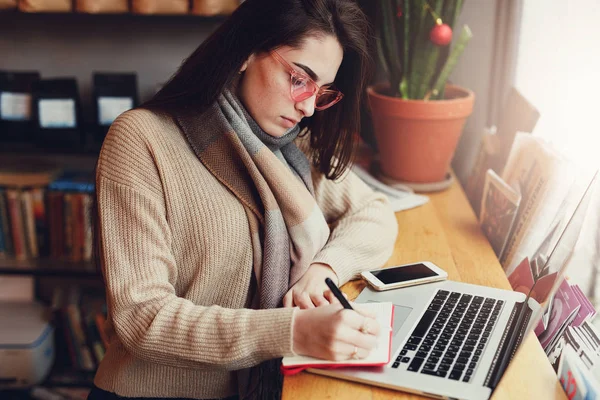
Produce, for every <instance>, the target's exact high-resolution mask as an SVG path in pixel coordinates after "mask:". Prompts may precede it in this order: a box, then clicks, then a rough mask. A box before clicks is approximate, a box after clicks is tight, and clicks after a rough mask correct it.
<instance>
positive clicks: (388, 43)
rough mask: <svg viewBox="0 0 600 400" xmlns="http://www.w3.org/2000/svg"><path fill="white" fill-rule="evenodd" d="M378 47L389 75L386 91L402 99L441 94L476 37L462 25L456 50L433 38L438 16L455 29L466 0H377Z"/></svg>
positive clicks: (419, 98) (423, 97) (431, 98)
mask: <svg viewBox="0 0 600 400" xmlns="http://www.w3.org/2000/svg"><path fill="white" fill-rule="evenodd" d="M377 1H378V16H377V17H378V29H379V32H378V38H377V50H378V55H379V58H380V61H381V63H382V66H383V69H384V71H385V72H386V74H387V75H388V78H389V82H390V89H389V93H386V94H387V95H390V96H394V97H401V98H403V99H418V100H423V99H425V100H438V99H443V98H444V87H445V86H446V81H447V80H448V77H449V76H450V73H451V72H452V70H453V69H454V66H455V65H456V62H457V61H458V58H459V56H460V55H461V54H462V52H463V50H464V49H465V46H466V44H467V43H468V42H469V40H470V39H471V37H472V34H471V30H470V29H469V27H468V26H467V25H464V26H463V27H462V30H461V32H460V35H459V37H458V38H457V39H456V40H455V43H454V46H453V47H452V50H450V44H448V45H446V46H440V45H436V44H434V43H433V42H432V41H431V39H430V32H431V30H432V29H433V28H434V27H435V25H436V20H437V19H438V18H439V19H441V21H438V23H439V22H443V23H444V24H447V25H449V26H450V27H451V28H452V31H454V25H455V23H456V20H457V18H458V16H459V14H460V12H461V9H462V6H463V0H429V1H426V0H377Z"/></svg>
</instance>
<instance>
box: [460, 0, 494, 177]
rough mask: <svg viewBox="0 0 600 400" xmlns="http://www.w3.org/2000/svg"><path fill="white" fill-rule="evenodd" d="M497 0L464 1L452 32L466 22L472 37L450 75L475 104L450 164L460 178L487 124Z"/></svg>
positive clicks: (467, 170)
mask: <svg viewBox="0 0 600 400" xmlns="http://www.w3.org/2000/svg"><path fill="white" fill-rule="evenodd" d="M497 1H501V0H478V1H465V3H464V7H463V11H462V14H461V16H460V18H459V20H458V23H457V24H456V25H457V26H456V32H455V35H456V36H458V35H459V33H460V27H462V25H463V24H467V25H469V28H470V29H471V31H472V32H473V38H472V39H471V41H470V42H469V44H468V45H467V47H466V49H465V51H464V53H463V55H462V56H461V58H460V60H459V62H458V64H457V65H456V69H455V70H454V72H453V73H452V75H451V77H450V79H451V80H452V81H453V83H455V84H458V85H461V86H464V87H467V88H469V89H471V90H472V91H474V92H475V108H474V110H473V114H472V115H471V117H470V118H469V119H468V120H467V123H466V125H465V130H464V132H463V135H462V137H461V139H460V142H459V144H458V148H457V151H456V154H455V156H454V160H453V162H452V166H453V168H454V171H455V172H456V174H457V175H458V177H459V178H460V180H461V181H463V183H464V180H465V179H466V177H467V176H468V172H469V171H470V168H471V165H472V163H473V161H474V157H475V155H476V150H477V149H478V146H479V142H480V135H481V134H482V132H483V128H484V127H485V126H487V124H488V123H489V121H488V108H489V106H490V99H489V95H490V93H491V80H492V60H493V57H494V52H495V48H494V42H495V38H494V31H495V23H496V15H495V12H496V3H497Z"/></svg>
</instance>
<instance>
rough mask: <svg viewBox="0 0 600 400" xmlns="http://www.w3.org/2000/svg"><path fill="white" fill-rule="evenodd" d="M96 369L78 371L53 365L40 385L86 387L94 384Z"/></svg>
mask: <svg viewBox="0 0 600 400" xmlns="http://www.w3.org/2000/svg"><path fill="white" fill-rule="evenodd" d="M95 374H96V371H79V370H74V369H69V368H59V367H55V368H54V369H53V370H52V371H51V372H50V375H49V376H48V377H47V378H46V380H44V382H43V383H42V384H41V386H44V387H87V388H91V387H92V386H93V384H94V375H95Z"/></svg>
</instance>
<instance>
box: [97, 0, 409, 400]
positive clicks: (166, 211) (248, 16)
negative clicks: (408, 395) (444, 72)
mask: <svg viewBox="0 0 600 400" xmlns="http://www.w3.org/2000/svg"><path fill="white" fill-rule="evenodd" d="M366 32H367V24H366V22H365V18H364V15H363V14H362V13H361V11H360V9H359V8H358V7H357V6H356V4H355V3H354V2H353V1H350V0H247V1H245V2H244V3H242V4H241V6H240V7H239V8H238V9H237V10H236V11H235V13H233V15H232V16H231V17H230V18H229V19H228V20H227V21H225V22H224V23H223V25H222V26H221V27H220V28H219V29H218V30H217V31H216V32H215V33H214V34H213V35H211V37H209V38H208V39H207V40H206V41H205V42H204V43H203V44H202V45H200V47H199V48H198V49H197V50H196V51H195V52H194V53H193V54H192V55H191V56H190V57H189V58H188V59H187V60H186V61H185V62H184V63H183V65H182V66H181V68H180V70H179V71H178V72H177V73H176V74H175V75H174V76H173V78H172V79H171V80H170V81H169V82H168V83H167V84H166V85H165V87H164V88H163V89H162V90H161V91H160V92H159V93H158V94H157V95H156V96H155V97H154V98H153V99H151V100H150V101H149V102H147V103H146V104H144V105H143V106H142V107H141V108H140V109H136V110H133V111H129V112H127V113H125V114H123V115H122V116H120V117H119V118H118V119H117V120H116V121H115V123H114V124H113V125H112V127H111V129H110V132H109V134H108V135H107V137H106V139H105V141H104V144H103V148H102V151H101V155H100V158H99V161H98V167H97V178H96V185H97V201H98V211H99V215H98V218H99V234H100V241H101V252H100V254H101V262H102V267H103V274H104V278H105V281H106V291H107V302H108V307H109V324H108V327H107V331H108V334H109V335H110V346H109V348H108V349H107V352H106V355H105V358H104V359H103V360H102V363H101V364H100V367H99V369H98V372H97V374H96V378H95V385H96V386H97V387H96V388H94V389H93V391H92V393H91V394H90V398H91V399H97V398H117V396H124V397H154V398H200V399H206V398H228V397H231V396H233V397H237V396H238V395H239V397H241V398H247V397H253V398H261V399H262V398H267V397H269V396H270V395H271V394H273V393H275V397H276V396H277V393H278V390H280V380H275V379H274V377H277V376H278V375H279V374H278V373H277V372H278V365H279V364H278V363H279V361H278V359H279V358H280V357H283V356H288V355H293V354H303V355H309V356H314V357H320V358H326V359H331V360H343V359H349V358H362V357H365V356H366V355H367V354H368V353H369V351H370V350H371V349H372V348H373V346H374V344H375V336H376V335H377V334H378V332H379V327H378V325H377V322H376V321H375V320H374V319H372V318H371V317H370V316H369V315H364V314H361V313H359V312H357V311H352V310H343V309H342V307H341V305H340V304H339V302H337V301H336V300H335V297H334V296H332V294H331V292H330V291H329V290H328V289H327V286H326V285H325V283H324V280H325V278H326V277H330V278H331V279H332V280H333V281H334V282H336V283H337V284H339V285H342V284H343V283H345V282H346V281H348V280H349V279H351V278H352V277H354V276H355V275H356V274H357V273H359V272H360V271H361V270H364V269H368V268H375V267H378V266H380V265H382V264H383V263H384V262H385V261H386V260H387V259H388V257H389V256H390V254H391V250H392V246H393V243H394V240H395V237H396V229H397V225H396V221H395V218H394V215H393V213H392V211H391V209H390V208H389V205H388V203H387V201H386V200H385V198H384V197H382V196H381V195H378V194H375V193H373V192H372V191H371V190H370V189H369V188H368V187H366V186H365V185H364V184H363V183H362V182H361V181H360V180H359V179H358V178H357V177H356V176H355V175H354V174H352V173H347V174H344V176H342V174H343V173H344V172H345V171H346V169H347V167H348V163H349V160H350V158H351V152H352V134H353V133H354V132H356V131H357V130H358V129H359V126H358V125H359V98H360V96H361V94H362V92H363V88H364V83H365V74H366V66H367V59H368V56H367V52H366V46H367V45H366V35H367V33H366ZM342 93H343V94H342ZM315 111H317V112H315ZM301 128H308V129H309V130H310V136H308V135H303V138H304V147H305V148H304V150H305V152H306V154H308V155H309V158H310V160H311V162H309V158H307V157H306V156H305V153H303V152H302V151H300V150H299V148H298V147H297V146H296V141H295V139H296V138H297V137H298V135H299V132H300V130H301ZM298 140H300V139H298ZM338 178H339V179H338ZM281 306H283V307H281ZM269 360H272V361H269Z"/></svg>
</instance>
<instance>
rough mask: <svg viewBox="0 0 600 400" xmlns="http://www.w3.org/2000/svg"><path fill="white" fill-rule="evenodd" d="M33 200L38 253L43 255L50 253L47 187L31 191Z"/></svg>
mask: <svg viewBox="0 0 600 400" xmlns="http://www.w3.org/2000/svg"><path fill="white" fill-rule="evenodd" d="M31 196H32V200H33V219H34V222H35V236H36V239H37V246H38V253H39V255H40V256H41V257H46V256H48V255H49V251H48V216H47V214H46V203H45V201H44V199H45V189H43V188H36V189H33V190H32V191H31Z"/></svg>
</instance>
